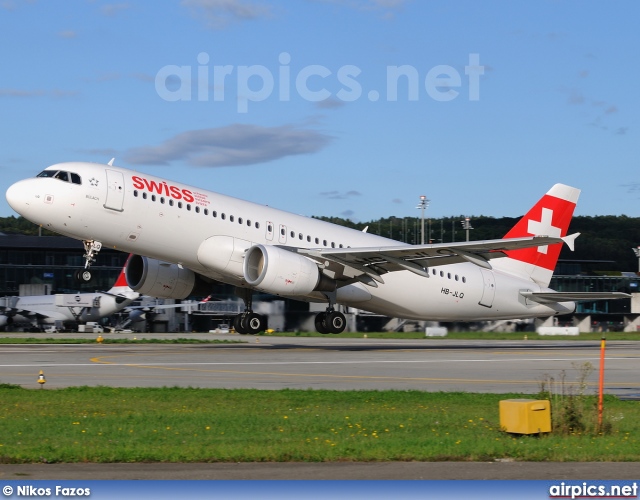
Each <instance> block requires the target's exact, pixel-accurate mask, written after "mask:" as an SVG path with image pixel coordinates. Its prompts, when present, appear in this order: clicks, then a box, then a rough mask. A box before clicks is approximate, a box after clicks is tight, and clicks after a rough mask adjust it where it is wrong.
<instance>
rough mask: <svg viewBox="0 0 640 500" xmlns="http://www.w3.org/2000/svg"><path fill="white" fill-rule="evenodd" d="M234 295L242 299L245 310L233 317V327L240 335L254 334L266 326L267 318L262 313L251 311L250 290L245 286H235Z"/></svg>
mask: <svg viewBox="0 0 640 500" xmlns="http://www.w3.org/2000/svg"><path fill="white" fill-rule="evenodd" d="M235 293H236V295H237V296H239V297H240V298H241V299H242V300H243V301H244V307H245V310H244V312H243V313H240V314H238V315H236V316H234V317H233V320H232V322H231V324H232V325H233V329H234V330H235V331H236V332H238V333H240V334H241V335H246V334H247V333H248V334H250V335H256V334H257V333H260V332H263V331H264V330H266V327H267V319H266V318H265V317H264V316H263V315H262V314H257V313H254V312H253V297H252V291H251V290H249V289H247V288H236V291H235Z"/></svg>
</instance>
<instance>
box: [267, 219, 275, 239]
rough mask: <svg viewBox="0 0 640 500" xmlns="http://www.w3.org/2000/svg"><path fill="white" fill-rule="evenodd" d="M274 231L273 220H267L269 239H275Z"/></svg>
mask: <svg viewBox="0 0 640 500" xmlns="http://www.w3.org/2000/svg"><path fill="white" fill-rule="evenodd" d="M273 233H274V230H273V222H271V221H267V233H266V234H265V238H266V239H267V241H273Z"/></svg>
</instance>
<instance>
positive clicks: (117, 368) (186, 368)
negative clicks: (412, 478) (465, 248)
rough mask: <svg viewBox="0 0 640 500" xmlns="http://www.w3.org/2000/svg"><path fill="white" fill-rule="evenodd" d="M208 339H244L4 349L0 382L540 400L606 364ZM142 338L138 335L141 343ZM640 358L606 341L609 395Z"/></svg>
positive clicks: (568, 356)
mask: <svg viewBox="0 0 640 500" xmlns="http://www.w3.org/2000/svg"><path fill="white" fill-rule="evenodd" d="M164 335H166V336H167V337H168V336H171V334H164ZM185 335H189V336H190V337H193V336H195V334H182V336H183V337H184V336H185ZM74 336H75V334H74ZM153 336H154V337H159V336H163V334H153ZM174 336H175V335H174ZM200 336H202V338H207V339H221V340H231V341H236V342H237V341H243V342H244V343H229V344H103V345H100V344H98V343H95V344H93V343H92V344H70V345H53V344H52V345H24V344H22V345H3V346H2V350H1V352H0V382H1V383H9V384H18V385H21V386H23V387H31V388H35V387H38V383H37V380H38V374H39V372H40V370H42V371H43V373H44V375H45V378H46V385H45V387H46V388H62V387H69V386H80V385H109V386H116V387H164V386H180V387H202V388H256V389H272V390H273V389H282V388H291V389H309V388H312V389H334V390H349V389H372V390H385V389H397V390H420V391H466V392H491V393H514V392H515V393H525V394H534V393H537V392H538V391H539V390H540V388H541V385H542V383H543V382H548V381H549V380H550V379H553V380H555V381H556V382H559V381H560V380H562V379H563V378H564V380H565V383H566V384H572V383H576V382H577V381H578V379H579V378H580V377H581V376H582V374H583V373H584V372H585V370H587V367H588V366H591V367H593V370H592V371H591V373H590V374H589V375H588V377H587V378H586V382H587V392H593V390H595V388H596V387H597V382H598V372H597V371H598V365H599V359H600V343H599V342H596V341H525V340H518V341H497V340H489V341H481V340H476V341H458V340H446V339H445V340H432V339H419V340H387V339H365V338H362V339H347V338H340V337H336V336H331V337H326V338H324V337H323V338H307V337H299V338H298V337H293V338H292V337H273V336H269V337H267V336H259V337H249V336H247V337H244V336H243V337H239V336H237V335H213V334H201V335H200ZM92 337H94V338H95V335H93V336H92ZM143 337H144V335H140V334H138V340H140V339H142V338H143ZM639 358H640V344H638V343H636V342H628V341H611V342H608V343H607V351H606V360H605V392H606V393H607V394H614V395H617V396H620V397H632V398H633V397H635V396H637V395H638V394H639V393H640V373H639V372H638V370H637V366H638V361H639Z"/></svg>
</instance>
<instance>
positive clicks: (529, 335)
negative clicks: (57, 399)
mask: <svg viewBox="0 0 640 500" xmlns="http://www.w3.org/2000/svg"><path fill="white" fill-rule="evenodd" d="M136 335H137V336H139V337H143V336H148V335H152V334H144V333H141V334H118V333H116V334H101V335H100V337H101V338H102V342H104V343H105V344H128V343H134V342H135V343H147V344H189V343H191V344H206V343H229V342H251V340H252V339H254V338H255V337H256V336H254V335H239V334H229V338H228V339H225V340H216V339H210V340H208V339H202V338H193V337H191V338H190V337H189V335H190V333H188V332H186V333H182V334H181V335H184V336H182V337H180V338H171V339H166V338H144V339H143V338H140V339H135V340H134V337H136ZM258 336H260V337H293V338H295V337H322V338H326V339H339V338H369V339H414V340H417V339H422V340H424V341H425V342H441V341H442V340H444V339H449V340H513V341H515V340H525V339H526V340H545V341H550V342H551V341H560V340H562V341H584V340H598V341H599V340H600V339H601V338H602V337H603V334H602V333H581V334H580V335H554V336H548V335H538V334H537V333H535V332H526V333H525V332H519V333H501V332H450V333H449V334H448V335H447V336H446V337H425V334H424V332H367V333H364V332H343V333H341V334H339V335H323V334H320V333H317V332H275V333H261V334H259V335H258ZM604 336H605V337H606V339H607V340H640V333H634V332H608V333H605V334H604ZM85 337H86V336H85ZM97 337H98V334H94V335H93V336H92V337H91V338H88V337H87V338H77V337H74V334H73V333H64V334H56V335H55V336H52V337H47V338H36V337H33V336H31V334H29V333H5V334H3V336H0V344H70V343H74V344H88V343H95V342H96V338H97Z"/></svg>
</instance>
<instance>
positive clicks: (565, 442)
mask: <svg viewBox="0 0 640 500" xmlns="http://www.w3.org/2000/svg"><path fill="white" fill-rule="evenodd" d="M515 397H531V396H522V395H517V394H502V395H500V394H470V393H426V392H418V391H324V390H281V391H258V390H224V389H181V388H162V389H148V388H134V389H122V388H108V387H75V388H67V389H57V390H47V389H35V390H33V389H32V390H28V389H22V388H20V387H17V386H12V385H0V401H1V402H2V403H1V405H0V463H33V462H49V463H51V462H220V461H222V462H242V461H277V462H281V461H313V462H321V461H387V460H424V461H443V460H455V461H467V460H470V461H478V460H482V461H487V460H498V459H513V460H523V461H638V460H640V402H635V401H620V400H618V399H616V398H614V397H606V399H605V418H606V421H607V423H608V424H610V426H611V429H610V431H608V432H607V433H606V434H599V433H597V432H592V431H590V430H589V429H588V428H587V429H586V430H583V431H578V430H575V431H573V432H569V433H567V434H563V433H552V434H548V435H541V436H537V435H532V436H519V435H511V434H507V433H505V432H503V431H501V430H500V426H499V411H498V403H499V401H500V400H501V399H509V398H515ZM552 404H553V402H552ZM582 404H584V408H585V411H586V412H587V413H588V414H589V419H591V420H593V417H594V415H595V398H594V396H586V397H584V398H583V399H582Z"/></svg>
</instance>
